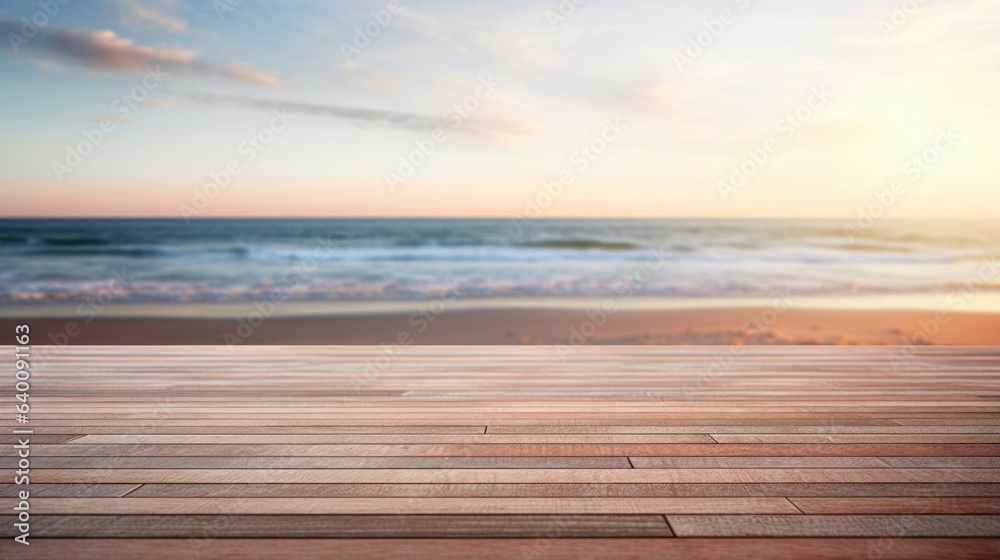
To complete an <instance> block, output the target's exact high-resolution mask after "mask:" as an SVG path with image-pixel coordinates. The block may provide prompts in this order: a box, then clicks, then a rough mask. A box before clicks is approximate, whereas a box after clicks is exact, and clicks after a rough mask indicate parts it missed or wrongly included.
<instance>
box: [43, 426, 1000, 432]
mask: <svg viewBox="0 0 1000 560" xmlns="http://www.w3.org/2000/svg"><path fill="white" fill-rule="evenodd" d="M706 431H708V432H710V433H712V434H1000V425H998V426H982V425H958V426H934V425H917V426H895V425H885V426H877V425H853V426H852V425H829V424H825V425H795V424H784V425H724V424H721V423H720V424H717V425H712V426H710V428H708V429H707V430H706V427H705V426H704V425H700V426H698V425H695V426H683V425H665V426H655V425H652V426H650V425H645V426H559V425H556V426H488V429H487V431H486V433H487V434H694V433H705V432H706ZM51 433H55V432H51ZM66 433H68V432H66ZM91 433H97V432H91Z"/></svg>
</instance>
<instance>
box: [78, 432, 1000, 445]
mask: <svg viewBox="0 0 1000 560" xmlns="http://www.w3.org/2000/svg"><path fill="white" fill-rule="evenodd" d="M968 437H970V438H971V437H975V436H968ZM980 437H987V436H980ZM209 443H215V444H223V443H229V444H241V445H288V444H295V445H310V444H351V443H356V444H419V443H425V444H427V443H442V444H448V443H451V444H477V443H488V444H494V443H521V444H525V443H557V444H560V443H587V444H591V443H593V444H601V443H715V441H714V440H713V439H712V438H710V437H709V436H708V435H706V434H660V435H613V434H609V435H544V434H541V435H495V436H494V435H489V434H479V435H409V434H400V435H378V434H372V435H347V434H344V435H296V434H292V435H163V434H160V435H114V436H109V435H93V436H83V437H80V438H78V439H75V440H73V441H72V444H74V445H80V444H83V445H95V444H128V445H131V444H174V445H177V444H185V445H191V444H195V445H197V444H209ZM927 443H934V442H927ZM944 443H948V442H944ZM953 443H1000V436H997V438H996V441H983V442H975V441H971V442H970V441H958V442H953Z"/></svg>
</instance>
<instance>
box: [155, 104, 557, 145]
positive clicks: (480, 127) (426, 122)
mask: <svg viewBox="0 0 1000 560" xmlns="http://www.w3.org/2000/svg"><path fill="white" fill-rule="evenodd" d="M175 95H178V96H180V97H184V98H187V99H192V100H195V101H200V102H202V103H206V104H208V105H213V106H217V107H250V108H257V109H268V110H271V109H278V110H287V111H289V112H292V113H298V114H303V115H315V116H321V117H331V118H335V119H340V120H344V121H348V122H350V123H351V124H354V125H356V126H362V127H372V128H394V129H400V130H410V131H414V132H421V133H425V132H427V133H429V132H431V131H433V130H435V129H438V128H441V129H444V130H445V131H448V132H451V131H452V127H451V124H450V123H449V122H446V121H445V120H444V119H443V118H435V117H430V116H427V115H421V114H418V113H407V112H401V111H384V110H381V109H365V108H360V107H349V106H344V105H325V104H316V103H303V102H299V101H287V100H281V99H268V98H262V97H257V96H250V95H216V94H203V95H192V94H183V93H175ZM456 132H459V133H463V134H466V135H468V136H473V137H476V138H480V139H486V140H502V139H506V138H511V137H517V136H526V135H533V134H537V133H538V132H539V130H538V129H536V128H535V127H532V126H529V125H525V124H522V123H519V122H515V121H508V120H484V119H481V120H478V121H476V120H472V119H470V120H467V121H465V122H464V123H463V124H462V126H461V128H459V129H457V131H456Z"/></svg>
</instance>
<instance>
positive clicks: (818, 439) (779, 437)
mask: <svg viewBox="0 0 1000 560" xmlns="http://www.w3.org/2000/svg"><path fill="white" fill-rule="evenodd" d="M711 435H712V438H713V439H715V440H716V441H718V442H719V443H1000V435H992V434H990V435H985V434H716V433H713V434H711ZM86 437H94V436H86Z"/></svg>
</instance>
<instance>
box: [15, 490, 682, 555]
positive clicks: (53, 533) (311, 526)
mask: <svg viewBox="0 0 1000 560" xmlns="http://www.w3.org/2000/svg"><path fill="white" fill-rule="evenodd" d="M122 501H133V500H122ZM0 519H2V520H3V521H2V528H0V533H2V536H3V537H4V538H7V537H13V536H14V535H13V532H14V528H13V526H12V523H13V516H0ZM8 521H9V523H8ZM36 524H37V525H35V526H34V527H32V529H33V531H32V536H33V537H34V536H35V535H37V536H38V537H43V538H44V537H60V538H67V537H70V538H72V537H78V538H79V537H85V538H113V539H120V538H163V537H173V538H194V539H218V538H239V537H243V538H246V537H254V538H278V537H280V538H288V537H297V538H316V537H322V538H351V537H353V538H387V537H391V538H400V537H403V538H406V537H410V538H415V537H416V538H455V537H462V538H476V537H479V538H484V537H499V538H551V537H553V536H556V537H562V538H572V537H619V536H624V537H670V536H672V533H671V532H670V528H669V527H668V526H667V524H666V522H665V521H664V519H663V516H660V515H233V514H228V515H86V516H81V515H71V516H67V515H54V516H53V515H46V516H44V517H41V518H39V520H38V521H37V522H36ZM294 542H296V541H292V542H291V543H290V546H292V547H295V546H296V545H295V544H294ZM32 545H34V542H33V543H32ZM196 557H199V556H196Z"/></svg>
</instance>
